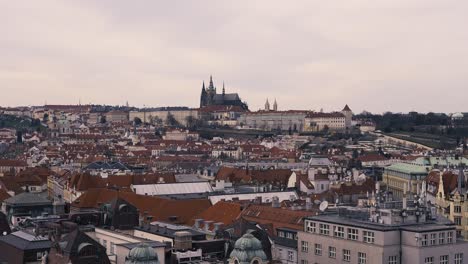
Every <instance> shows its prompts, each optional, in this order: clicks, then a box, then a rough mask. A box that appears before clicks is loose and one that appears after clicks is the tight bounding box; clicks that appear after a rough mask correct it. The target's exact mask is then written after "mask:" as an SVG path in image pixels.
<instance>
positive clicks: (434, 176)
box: [426, 170, 463, 195]
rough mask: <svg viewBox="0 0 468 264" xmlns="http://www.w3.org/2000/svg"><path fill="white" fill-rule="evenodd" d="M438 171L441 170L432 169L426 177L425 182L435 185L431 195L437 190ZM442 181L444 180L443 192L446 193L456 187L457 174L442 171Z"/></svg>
mask: <svg viewBox="0 0 468 264" xmlns="http://www.w3.org/2000/svg"><path fill="white" fill-rule="evenodd" d="M440 173H441V172H440V171H439V170H432V171H431V172H430V173H429V174H428V175H427V177H426V182H427V183H428V184H429V185H432V186H435V187H436V188H435V189H434V193H432V194H433V195H435V194H437V192H438V187H439V181H440ZM442 181H443V182H444V193H445V194H446V195H447V194H449V193H451V192H452V191H453V190H455V189H456V188H457V184H458V174H455V173H453V172H452V171H444V172H442ZM462 185H463V184H462Z"/></svg>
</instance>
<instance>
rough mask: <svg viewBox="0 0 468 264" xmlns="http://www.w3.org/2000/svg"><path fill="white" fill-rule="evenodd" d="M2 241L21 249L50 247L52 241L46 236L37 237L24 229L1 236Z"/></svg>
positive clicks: (0, 240)
mask: <svg viewBox="0 0 468 264" xmlns="http://www.w3.org/2000/svg"><path fill="white" fill-rule="evenodd" d="M0 242H1V243H5V244H8V245H11V246H13V247H15V248H18V249H21V250H32V249H50V246H51V244H52V242H51V241H50V240H48V239H47V238H44V237H40V236H39V237H35V236H34V235H31V234H29V233H26V232H24V231H17V232H14V233H11V234H9V235H6V236H0Z"/></svg>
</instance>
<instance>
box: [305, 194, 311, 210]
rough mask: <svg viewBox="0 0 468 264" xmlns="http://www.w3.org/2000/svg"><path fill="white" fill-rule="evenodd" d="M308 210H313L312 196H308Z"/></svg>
mask: <svg viewBox="0 0 468 264" xmlns="http://www.w3.org/2000/svg"><path fill="white" fill-rule="evenodd" d="M306 210H307V211H310V210H312V200H311V199H310V197H307V198H306Z"/></svg>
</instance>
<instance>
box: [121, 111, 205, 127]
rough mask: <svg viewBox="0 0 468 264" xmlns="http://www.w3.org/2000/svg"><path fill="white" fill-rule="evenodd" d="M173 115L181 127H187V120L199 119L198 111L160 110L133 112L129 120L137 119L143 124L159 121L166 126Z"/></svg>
mask: <svg viewBox="0 0 468 264" xmlns="http://www.w3.org/2000/svg"><path fill="white" fill-rule="evenodd" d="M169 115H172V116H173V117H174V119H175V120H176V121H177V122H178V123H179V124H181V125H183V126H186V125H187V118H189V117H190V118H193V119H199V113H198V109H183V110H158V111H131V112H130V114H129V119H130V120H134V119H135V118H136V117H138V118H140V119H141V121H143V122H148V123H151V122H155V121H154V120H155V119H159V120H161V121H162V123H163V124H166V122H167V117H168V116H169Z"/></svg>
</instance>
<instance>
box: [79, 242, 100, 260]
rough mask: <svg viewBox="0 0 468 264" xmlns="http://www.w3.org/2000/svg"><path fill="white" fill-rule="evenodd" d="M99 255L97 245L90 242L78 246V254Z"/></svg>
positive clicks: (81, 255)
mask: <svg viewBox="0 0 468 264" xmlns="http://www.w3.org/2000/svg"><path fill="white" fill-rule="evenodd" d="M95 255H97V250H96V247H95V246H93V245H92V244H90V243H81V244H80V245H79V246H78V256H80V257H87V256H95Z"/></svg>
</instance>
